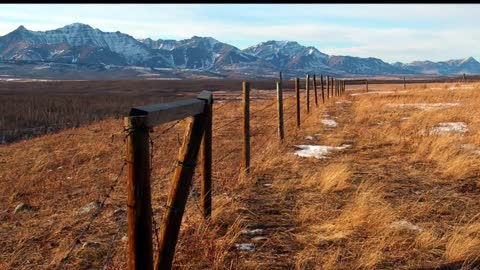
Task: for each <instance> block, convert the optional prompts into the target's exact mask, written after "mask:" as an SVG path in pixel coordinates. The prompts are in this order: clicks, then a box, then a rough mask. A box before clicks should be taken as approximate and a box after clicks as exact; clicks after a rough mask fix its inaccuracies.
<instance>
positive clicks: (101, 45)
mask: <svg viewBox="0 0 480 270" xmlns="http://www.w3.org/2000/svg"><path fill="white" fill-rule="evenodd" d="M0 60H2V61H31V62H44V63H48V62H53V63H64V64H77V63H78V64H93V65H97V64H99V65H105V66H110V65H114V66H125V67H128V66H140V67H148V68H151V69H152V70H153V69H158V68H161V69H162V68H167V69H182V70H186V71H189V70H191V71H194V70H195V71H202V72H203V71H205V72H216V73H225V74H227V73H244V74H253V75H256V76H270V75H271V74H274V73H276V72H279V71H283V72H285V73H286V74H289V75H292V76H298V75H303V74H305V73H308V72H313V71H315V72H321V73H324V74H327V75H332V76H347V77H348V76H377V75H386V76H389V75H391V76H399V75H404V76H410V75H459V74H463V73H466V74H480V63H479V62H478V61H477V60H475V59H474V58H473V57H467V58H463V59H452V60H447V61H439V62H433V61H429V60H425V61H413V62H410V63H401V62H395V63H393V64H389V63H387V62H384V61H383V60H381V59H379V58H375V57H355V56H347V55H328V54H326V53H323V52H321V51H320V50H318V49H317V48H315V47H314V46H304V45H301V44H300V43H298V42H297V41H287V40H281V41H276V40H268V41H265V42H261V43H258V44H256V45H253V46H249V47H247V48H245V49H243V50H241V49H239V48H237V47H235V46H233V45H231V44H228V43H224V42H221V41H219V40H217V39H215V38H213V37H200V36H193V37H191V38H189V39H183V40H173V39H157V40H154V39H151V38H145V39H135V38H134V37H132V36H130V35H128V34H125V33H122V32H120V31H116V32H104V31H102V30H100V29H98V28H93V27H92V26H90V25H88V24H83V23H72V24H69V25H66V26H63V27H61V28H57V29H53V30H47V31H31V30H28V29H27V28H25V27H24V26H23V25H20V26H19V27H18V28H17V29H15V30H13V31H12V32H10V33H8V34H6V35H4V36H0Z"/></svg>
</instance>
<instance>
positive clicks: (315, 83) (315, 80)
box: [313, 74, 318, 107]
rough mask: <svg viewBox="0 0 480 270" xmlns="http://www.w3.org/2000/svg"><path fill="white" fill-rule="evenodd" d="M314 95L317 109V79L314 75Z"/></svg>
mask: <svg viewBox="0 0 480 270" xmlns="http://www.w3.org/2000/svg"><path fill="white" fill-rule="evenodd" d="M313 93H314V94H315V107H318V93H317V78H316V77H315V74H313Z"/></svg>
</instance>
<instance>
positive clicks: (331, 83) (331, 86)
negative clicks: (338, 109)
mask: <svg viewBox="0 0 480 270" xmlns="http://www.w3.org/2000/svg"><path fill="white" fill-rule="evenodd" d="M330 80H331V82H330V88H332V89H331V90H330V93H331V95H332V97H333V96H334V93H333V81H334V79H333V77H330Z"/></svg>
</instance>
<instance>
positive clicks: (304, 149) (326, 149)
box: [295, 144, 352, 159]
mask: <svg viewBox="0 0 480 270" xmlns="http://www.w3.org/2000/svg"><path fill="white" fill-rule="evenodd" d="M351 146H352V145H350V144H343V145H341V146H329V145H295V147H297V148H298V149H299V150H296V151H295V155H297V156H300V157H315V158H317V159H323V158H327V155H328V154H330V153H331V152H332V151H335V150H343V149H346V148H349V147H351Z"/></svg>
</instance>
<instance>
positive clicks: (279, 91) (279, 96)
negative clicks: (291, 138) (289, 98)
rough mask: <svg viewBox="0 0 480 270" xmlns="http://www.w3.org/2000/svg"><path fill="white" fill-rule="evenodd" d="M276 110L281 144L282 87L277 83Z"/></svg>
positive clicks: (282, 135)
mask: <svg viewBox="0 0 480 270" xmlns="http://www.w3.org/2000/svg"><path fill="white" fill-rule="evenodd" d="M277 108H278V138H279V139H280V143H283V137H284V134H283V94H282V85H281V84H280V82H277Z"/></svg>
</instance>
